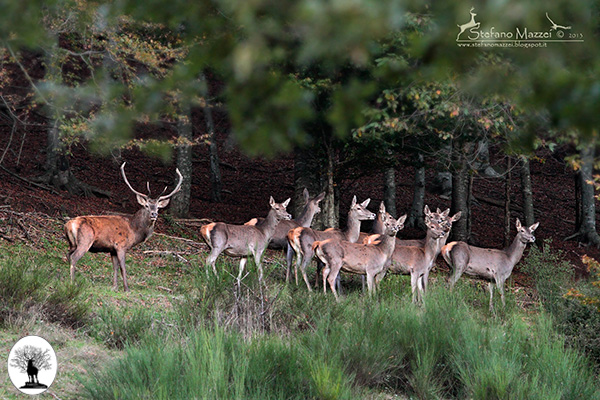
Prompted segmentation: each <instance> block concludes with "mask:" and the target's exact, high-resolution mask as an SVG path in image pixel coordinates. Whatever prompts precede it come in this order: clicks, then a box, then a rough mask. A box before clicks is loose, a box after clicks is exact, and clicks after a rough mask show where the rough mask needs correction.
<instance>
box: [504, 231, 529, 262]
mask: <svg viewBox="0 0 600 400" xmlns="http://www.w3.org/2000/svg"><path fill="white" fill-rule="evenodd" d="M526 246H527V243H523V242H522V241H521V237H520V235H517V236H515V238H514V240H513V241H512V243H511V244H510V246H508V247H507V248H506V249H504V253H506V256H507V257H508V259H509V260H510V262H511V270H512V268H514V266H515V265H516V264H517V263H518V262H519V261H520V260H521V257H523V251H525V247H526Z"/></svg>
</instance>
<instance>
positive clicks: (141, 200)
mask: <svg viewBox="0 0 600 400" xmlns="http://www.w3.org/2000/svg"><path fill="white" fill-rule="evenodd" d="M135 197H136V198H137V202H138V203H139V204H140V206H142V207H146V206H147V205H148V198H147V197H144V196H142V195H139V194H136V195H135Z"/></svg>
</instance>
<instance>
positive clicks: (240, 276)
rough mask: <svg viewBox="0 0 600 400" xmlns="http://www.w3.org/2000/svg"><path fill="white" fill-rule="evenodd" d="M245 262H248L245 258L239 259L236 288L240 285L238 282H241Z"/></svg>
mask: <svg viewBox="0 0 600 400" xmlns="http://www.w3.org/2000/svg"><path fill="white" fill-rule="evenodd" d="M246 261H248V258H247V257H242V258H240V272H239V273H238V276H237V281H238V286H239V285H240V282H241V281H242V274H243V273H244V267H245V266H246Z"/></svg>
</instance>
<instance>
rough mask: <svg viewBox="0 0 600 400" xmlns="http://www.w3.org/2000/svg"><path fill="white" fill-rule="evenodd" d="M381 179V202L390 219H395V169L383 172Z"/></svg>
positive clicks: (391, 168)
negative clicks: (390, 216)
mask: <svg viewBox="0 0 600 400" xmlns="http://www.w3.org/2000/svg"><path fill="white" fill-rule="evenodd" d="M383 175H384V177H383V178H384V179H383V202H384V204H385V209H386V211H387V212H388V213H390V214H391V215H392V217H394V218H395V217H396V169H395V168H393V167H390V168H388V169H386V170H385V172H384V174H383Z"/></svg>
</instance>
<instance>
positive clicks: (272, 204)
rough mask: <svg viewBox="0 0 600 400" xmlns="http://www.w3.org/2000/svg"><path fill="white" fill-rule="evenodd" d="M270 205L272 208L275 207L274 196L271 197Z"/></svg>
mask: <svg viewBox="0 0 600 400" xmlns="http://www.w3.org/2000/svg"><path fill="white" fill-rule="evenodd" d="M269 205H270V206H271V207H273V206H274V205H275V199H274V198H273V196H271V197H270V198H269Z"/></svg>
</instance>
